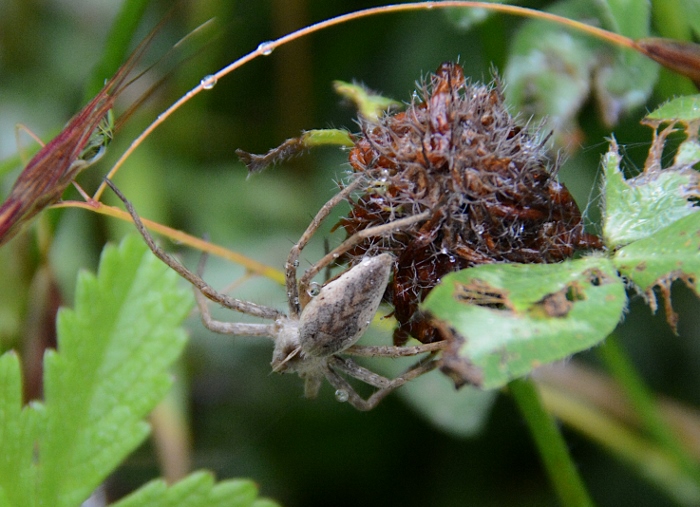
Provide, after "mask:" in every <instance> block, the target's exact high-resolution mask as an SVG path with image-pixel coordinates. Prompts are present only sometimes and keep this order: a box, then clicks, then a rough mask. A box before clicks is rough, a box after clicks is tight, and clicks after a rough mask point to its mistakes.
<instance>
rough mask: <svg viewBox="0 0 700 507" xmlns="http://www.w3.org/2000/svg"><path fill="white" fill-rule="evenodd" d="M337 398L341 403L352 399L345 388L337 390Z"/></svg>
mask: <svg viewBox="0 0 700 507" xmlns="http://www.w3.org/2000/svg"><path fill="white" fill-rule="evenodd" d="M335 399H336V400H338V401H339V402H340V403H345V402H346V401H348V399H350V395H349V394H348V392H347V391H346V390H345V389H338V390H337V391H336V392H335Z"/></svg>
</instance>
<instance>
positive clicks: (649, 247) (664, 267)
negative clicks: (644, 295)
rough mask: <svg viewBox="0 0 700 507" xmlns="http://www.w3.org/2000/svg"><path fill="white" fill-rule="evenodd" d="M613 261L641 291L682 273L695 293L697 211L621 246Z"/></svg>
mask: <svg viewBox="0 0 700 507" xmlns="http://www.w3.org/2000/svg"><path fill="white" fill-rule="evenodd" d="M613 262H614V263H615V266H616V267H617V269H618V270H619V271H620V273H622V274H623V275H624V276H625V277H627V278H628V279H629V280H630V281H631V282H632V283H634V284H635V285H636V286H637V287H639V288H640V289H641V290H642V291H645V292H646V291H649V290H650V289H651V288H652V287H654V286H655V285H657V284H660V283H665V281H666V280H669V279H670V280H671V281H672V280H673V279H676V278H680V277H682V276H685V277H686V280H687V281H689V282H692V283H691V284H692V285H693V286H694V287H695V292H696V294H699V295H700V293H698V286H697V280H698V279H700V213H693V214H692V215H690V216H687V217H685V218H681V219H680V220H678V221H676V222H674V223H673V224H672V225H669V226H668V227H666V228H664V229H661V230H660V231H658V232H657V233H656V234H654V235H652V236H649V237H648V238H645V239H643V240H640V241H635V242H634V243H632V244H630V245H627V246H626V247H624V248H621V249H620V250H618V251H617V252H616V253H615V256H614V258H613Z"/></svg>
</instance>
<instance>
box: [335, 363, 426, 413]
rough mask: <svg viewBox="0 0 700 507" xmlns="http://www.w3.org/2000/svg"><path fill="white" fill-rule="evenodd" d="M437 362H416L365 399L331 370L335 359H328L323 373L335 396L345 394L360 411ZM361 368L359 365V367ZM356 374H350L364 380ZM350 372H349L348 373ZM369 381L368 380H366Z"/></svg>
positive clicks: (375, 404)
mask: <svg viewBox="0 0 700 507" xmlns="http://www.w3.org/2000/svg"><path fill="white" fill-rule="evenodd" d="M333 359H337V356H333ZM437 365H438V362H437V361H435V360H429V361H427V362H418V363H416V364H415V365H413V366H412V367H411V368H409V369H408V370H406V371H405V372H404V373H403V374H402V375H400V376H398V377H396V378H395V379H393V380H390V381H389V383H388V384H387V385H386V386H385V387H382V388H380V389H379V390H377V391H375V392H374V393H373V394H372V395H371V396H370V397H369V398H367V399H366V400H365V399H364V398H362V396H360V395H359V394H358V393H357V391H355V389H354V388H353V387H352V385H350V383H349V382H348V381H347V380H345V379H344V378H343V377H342V376H340V375H339V374H338V373H337V372H335V371H334V370H333V368H332V367H331V366H337V363H336V361H329V367H328V368H326V370H325V372H324V373H325V375H326V379H328V382H330V384H331V385H332V386H333V387H335V389H336V396H344V395H347V402H348V403H350V404H351V405H352V406H353V407H355V408H356V409H357V410H362V411H367V410H372V409H373V408H374V407H375V406H377V404H378V403H379V402H380V401H382V400H383V399H384V397H386V396H387V395H388V394H389V393H391V392H392V391H393V390H394V389H396V388H397V387H400V386H402V385H403V384H405V383H406V382H408V381H409V380H413V379H414V378H417V377H420V376H421V375H423V374H424V373H428V372H429V371H431V370H433V369H435V367H437ZM360 368H361V367H360ZM361 370H365V369H364V368H361ZM356 373H357V375H351V376H352V377H354V378H357V379H358V380H360V381H363V382H365V378H364V377H362V375H363V373H361V372H356ZM370 373H371V374H372V375H376V373H372V372H370ZM348 374H350V373H348ZM368 383H369V382H368Z"/></svg>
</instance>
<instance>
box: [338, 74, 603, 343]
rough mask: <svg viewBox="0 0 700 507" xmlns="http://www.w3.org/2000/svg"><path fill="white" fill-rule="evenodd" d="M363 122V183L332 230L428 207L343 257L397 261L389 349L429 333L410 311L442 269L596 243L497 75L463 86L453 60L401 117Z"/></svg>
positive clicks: (550, 257)
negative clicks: (388, 256) (422, 216)
mask: <svg viewBox="0 0 700 507" xmlns="http://www.w3.org/2000/svg"><path fill="white" fill-rule="evenodd" d="M360 125H361V129H362V134H361V135H360V136H358V140H357V143H356V144H355V147H354V148H353V149H352V151H351V153H350V164H351V165H352V168H353V170H354V172H355V175H354V176H353V177H360V178H363V179H364V181H365V183H364V184H363V186H362V190H361V191H360V192H359V195H358V196H357V197H356V198H355V199H353V201H352V202H351V205H352V210H351V212H350V214H349V215H348V216H347V217H345V218H343V219H341V221H340V223H339V226H342V227H343V228H344V229H345V230H346V231H347V233H348V234H349V235H352V234H354V233H356V232H358V231H360V230H363V229H366V228H368V227H372V226H377V225H382V224H386V223H390V222H392V221H394V220H397V219H399V218H404V217H409V216H412V215H415V214H418V213H422V212H425V211H426V210H429V211H431V212H432V216H431V217H430V218H429V219H428V220H425V221H423V222H418V223H416V224H415V225H414V226H412V227H410V228H408V229H402V230H401V231H399V232H396V233H395V234H393V235H392V236H391V237H387V238H371V239H369V240H367V241H365V242H363V243H361V244H360V245H358V246H357V247H356V248H354V249H353V250H352V251H351V252H350V253H349V254H348V258H349V260H350V262H351V264H356V263H357V262H359V259H360V258H361V257H362V256H366V255H370V256H375V255H378V254H381V253H383V252H391V253H393V254H394V256H395V257H396V260H395V265H394V278H393V282H392V285H391V292H392V299H393V303H394V306H395V316H396V318H397V320H398V323H399V327H398V329H397V331H396V333H395V335H394V341H395V342H397V343H403V342H405V341H406V339H407V338H408V335H409V334H410V335H413V336H414V337H416V338H418V339H419V340H421V341H423V342H430V341H434V340H435V339H436V338H437V332H436V330H435V328H434V327H433V326H432V325H431V324H430V323H429V322H428V321H427V319H425V318H423V317H422V316H421V315H420V314H419V313H418V311H417V310H418V304H419V303H420V302H421V301H422V300H423V299H424V297H425V296H426V295H427V293H428V292H429V291H430V290H431V289H432V288H433V287H434V286H435V285H436V284H437V283H438V282H439V280H440V278H441V277H442V276H443V275H445V274H446V273H449V272H451V271H456V270H459V269H463V268H466V267H471V266H474V265H477V264H483V263H490V262H523V263H532V262H537V263H539V262H557V261H561V260H563V259H565V258H567V257H570V256H571V255H572V254H573V253H574V251H575V250H577V249H582V248H590V247H600V241H599V239H598V238H597V237H595V236H591V235H588V234H586V233H585V232H584V229H583V224H582V221H581V213H580V211H579V209H578V207H577V205H576V203H575V202H574V200H573V198H572V197H571V194H569V192H568V190H567V189H566V188H565V187H564V186H563V185H562V184H560V183H558V182H557V181H556V178H555V176H554V175H555V173H556V170H557V167H556V165H555V164H552V163H551V162H550V160H549V158H548V156H547V153H546V149H545V146H544V144H545V138H544V136H542V135H541V134H540V133H538V132H536V131H532V130H531V129H528V128H526V127H524V126H521V125H519V124H518V123H517V122H516V121H515V119H514V118H513V117H512V116H511V115H510V114H509V113H508V111H507V109H506V107H505V105H504V103H503V95H502V93H501V87H500V83H499V82H498V80H497V79H496V80H495V81H494V82H493V83H492V84H490V85H482V84H477V83H469V82H467V81H466V80H465V78H464V74H463V71H462V68H461V67H460V66H459V65H458V64H455V63H444V64H442V65H441V66H440V67H439V68H438V70H437V72H436V73H435V74H433V75H430V76H429V77H428V78H427V79H426V81H425V82H424V84H423V85H422V86H421V89H420V92H419V94H418V97H414V100H413V102H412V103H411V104H410V105H409V106H408V108H407V109H406V110H405V111H403V112H400V113H392V114H386V115H384V116H382V117H380V118H379V119H378V120H374V121H370V120H367V119H364V118H360Z"/></svg>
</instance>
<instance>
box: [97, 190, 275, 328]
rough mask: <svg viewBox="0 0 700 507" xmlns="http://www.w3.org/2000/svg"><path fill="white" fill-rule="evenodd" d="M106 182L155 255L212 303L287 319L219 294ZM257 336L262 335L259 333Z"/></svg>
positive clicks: (262, 315) (253, 304)
mask: <svg viewBox="0 0 700 507" xmlns="http://www.w3.org/2000/svg"><path fill="white" fill-rule="evenodd" d="M104 181H105V183H106V184H107V185H109V187H110V188H111V189H112V191H113V192H114V193H115V194H116V195H117V197H119V199H121V201H122V202H123V203H124V206H125V207H126V210H127V211H128V212H129V214H130V215H131V218H132V220H133V221H134V224H135V225H136V229H137V230H138V231H139V233H140V234H141V236H142V237H143V239H144V240H145V241H146V244H147V245H148V247H149V248H150V249H151V251H152V252H153V254H154V255H155V256H156V257H158V258H159V259H160V260H161V261H163V262H164V263H165V264H167V265H168V266H170V267H171V268H172V269H173V270H175V272H177V273H178V274H179V275H180V276H181V277H183V278H184V279H185V280H187V281H188V282H190V283H191V284H192V285H194V286H195V287H196V288H197V289H198V290H199V291H200V292H201V293H202V294H203V295H204V296H206V297H207V298H208V299H210V300H211V301H214V302H215V303H219V304H220V305H222V306H224V307H226V308H229V309H231V310H235V311H237V312H240V313H245V314H247V315H252V316H253V317H261V318H263V319H271V320H276V319H278V318H280V317H284V318H286V315H284V314H283V313H282V312H280V311H279V310H276V309H275V308H270V307H267V306H263V305H258V304H255V303H251V302H249V301H242V300H240V299H236V298H232V297H230V296H228V295H226V294H222V293H220V292H218V291H217V290H216V289H214V288H213V287H212V286H211V285H209V284H208V283H207V282H205V281H204V280H203V279H202V277H201V276H198V275H197V274H196V273H193V272H192V271H190V270H189V269H187V268H186V267H185V266H183V265H182V264H181V263H180V261H178V260H177V259H175V257H173V256H172V255H170V254H169V253H167V252H166V251H165V250H163V249H162V248H160V247H159V246H158V245H157V244H156V242H155V240H154V239H153V236H151V233H149V232H148V230H147V229H146V227H145V226H144V225H143V222H142V221H141V218H140V217H139V215H138V214H137V213H136V210H135V209H134V206H133V205H132V204H131V202H130V201H129V200H128V199H127V198H126V196H124V194H122V193H121V191H120V190H119V189H118V188H117V187H116V185H115V184H114V183H113V182H112V181H111V180H109V179H107V178H105V180H104ZM257 336H261V335H260V334H259V333H258V334H257Z"/></svg>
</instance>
